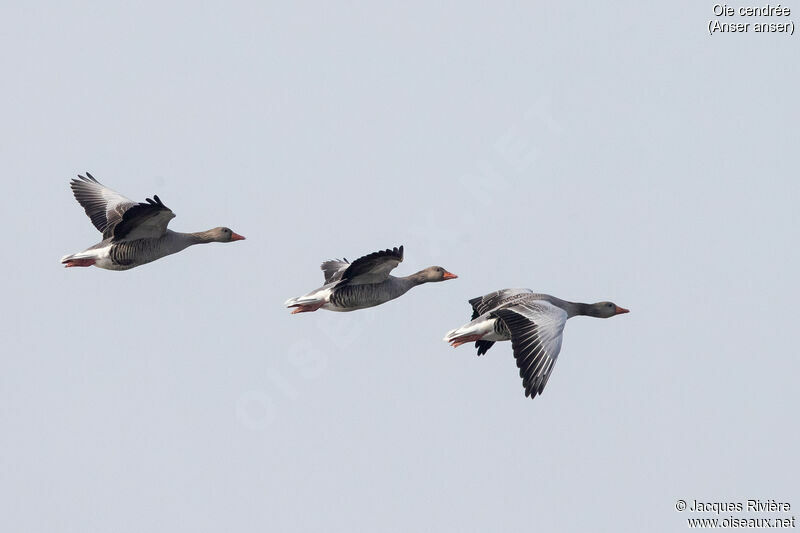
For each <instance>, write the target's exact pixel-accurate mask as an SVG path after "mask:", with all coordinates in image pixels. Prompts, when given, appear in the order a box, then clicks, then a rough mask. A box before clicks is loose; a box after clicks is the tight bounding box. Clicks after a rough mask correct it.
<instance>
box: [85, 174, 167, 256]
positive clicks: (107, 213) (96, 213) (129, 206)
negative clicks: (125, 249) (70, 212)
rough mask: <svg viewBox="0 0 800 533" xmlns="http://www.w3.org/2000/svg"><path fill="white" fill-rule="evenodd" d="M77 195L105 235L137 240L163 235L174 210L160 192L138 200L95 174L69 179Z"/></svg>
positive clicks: (93, 221) (96, 225) (119, 238)
mask: <svg viewBox="0 0 800 533" xmlns="http://www.w3.org/2000/svg"><path fill="white" fill-rule="evenodd" d="M70 188H71V189H72V193H73V194H74V195H75V199H76V200H77V201H78V203H79V204H81V207H83V209H84V211H86V215H87V216H88V217H89V219H90V220H91V221H92V224H94V227H96V228H97V229H98V231H100V232H101V233H102V234H103V238H105V239H108V238H110V237H113V238H114V239H115V240H134V239H141V238H147V237H160V236H161V235H163V234H164V233H165V232H166V231H167V224H168V223H169V221H170V220H171V219H172V218H174V217H175V214H174V213H173V212H172V210H170V209H169V208H168V207H166V206H165V205H164V204H163V203H162V202H161V200H160V199H159V198H158V196H155V197H154V200H151V199H150V198H148V199H147V202H143V203H137V202H134V201H133V200H131V199H129V198H126V197H125V196H122V195H121V194H120V193H118V192H116V191H114V190H112V189H109V188H108V187H106V186H105V185H103V184H102V183H100V182H99V181H97V180H96V179H95V178H94V176H92V175H91V174H89V173H88V172H87V173H86V176H78V178H77V179H73V180H72V181H71V182H70Z"/></svg>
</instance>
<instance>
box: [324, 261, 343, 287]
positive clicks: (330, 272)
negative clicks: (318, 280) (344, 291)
mask: <svg viewBox="0 0 800 533" xmlns="http://www.w3.org/2000/svg"><path fill="white" fill-rule="evenodd" d="M349 266H350V261H348V260H347V259H329V260H328V261H325V262H323V263H322V264H321V265H320V266H319V268H320V269H322V272H323V274H325V285H327V284H328V283H333V282H334V281H339V280H340V279H342V274H344V271H345V270H347V268H348V267H349Z"/></svg>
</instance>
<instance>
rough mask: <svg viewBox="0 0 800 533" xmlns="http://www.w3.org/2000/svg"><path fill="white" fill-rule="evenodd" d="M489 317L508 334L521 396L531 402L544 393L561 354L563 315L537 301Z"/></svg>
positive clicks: (564, 321) (564, 313) (543, 302)
mask: <svg viewBox="0 0 800 533" xmlns="http://www.w3.org/2000/svg"><path fill="white" fill-rule="evenodd" d="M492 314H493V315H496V316H497V317H498V318H499V319H500V320H502V321H503V323H504V324H505V325H506V327H507V328H508V329H509V331H510V332H511V346H512V348H513V349H514V359H516V360H517V368H519V375H520V377H521V378H522V386H523V387H525V396H530V397H531V398H535V397H536V395H537V394H541V393H542V391H544V387H545V385H547V380H548V379H550V374H551V373H552V372H553V365H555V362H556V359H557V358H558V353H559V352H560V351H561V339H562V335H561V334H562V333H563V331H564V324H566V323H567V312H566V311H564V310H563V309H561V308H560V307H556V306H555V305H553V304H551V303H550V302H546V301H543V300H537V301H535V302H530V303H524V304H518V305H512V306H510V307H506V308H503V309H498V310H497V311H494V312H493V313H492Z"/></svg>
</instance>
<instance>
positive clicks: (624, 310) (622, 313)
mask: <svg viewBox="0 0 800 533" xmlns="http://www.w3.org/2000/svg"><path fill="white" fill-rule="evenodd" d="M625 313H630V310H628V309H625V308H624V307H620V306H617V312H616V313H614V314H616V315H624V314H625Z"/></svg>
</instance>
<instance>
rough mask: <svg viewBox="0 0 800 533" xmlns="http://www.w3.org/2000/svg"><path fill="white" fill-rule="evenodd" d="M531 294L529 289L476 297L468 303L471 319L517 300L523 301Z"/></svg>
mask: <svg viewBox="0 0 800 533" xmlns="http://www.w3.org/2000/svg"><path fill="white" fill-rule="evenodd" d="M531 294H533V291H532V290H530V289H500V290H499V291H494V292H490V293H489V294H486V295H484V296H478V297H477V298H473V299H471V300H470V301H469V304H470V305H471V306H472V319H471V320H475V319H476V318H478V317H479V316H481V315H483V314H486V313H488V312H489V311H492V310H494V309H497V308H498V307H500V306H503V305H506V306H507V305H509V304H513V303H514V302H516V301H518V300H524V299H526V298H527V297H528V296H530V295H531Z"/></svg>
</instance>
